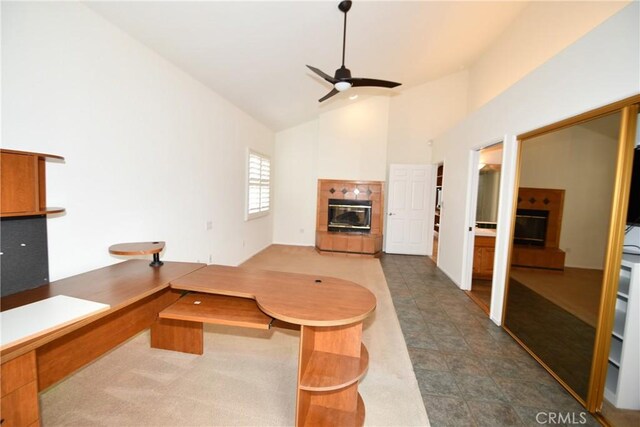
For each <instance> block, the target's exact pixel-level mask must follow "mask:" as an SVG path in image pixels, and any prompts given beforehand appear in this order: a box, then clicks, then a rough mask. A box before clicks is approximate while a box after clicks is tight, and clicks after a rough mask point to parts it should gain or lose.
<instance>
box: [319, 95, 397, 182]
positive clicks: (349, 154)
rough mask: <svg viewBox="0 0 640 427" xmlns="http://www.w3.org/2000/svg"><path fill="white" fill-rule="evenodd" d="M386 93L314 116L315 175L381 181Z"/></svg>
mask: <svg viewBox="0 0 640 427" xmlns="http://www.w3.org/2000/svg"><path fill="white" fill-rule="evenodd" d="M388 124H389V97H387V96H376V97H372V98H368V99H365V100H363V101H360V102H354V103H353V104H351V105H348V106H346V107H342V108H339V109H336V110H332V111H329V112H327V113H324V114H320V117H319V118H318V128H317V129H318V178H321V179H344V180H367V181H384V180H385V176H386V167H387V134H388Z"/></svg>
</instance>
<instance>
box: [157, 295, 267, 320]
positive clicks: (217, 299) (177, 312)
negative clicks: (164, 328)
mask: <svg viewBox="0 0 640 427" xmlns="http://www.w3.org/2000/svg"><path fill="white" fill-rule="evenodd" d="M158 317H159V318H160V319H172V320H185V321H190V322H202V323H213V324H218V325H229V326H242V327H244V328H253V329H269V328H270V327H271V322H272V321H273V318H272V317H269V316H267V315H266V314H264V313H263V312H262V311H260V309H259V308H258V306H257V305H256V302H255V301H254V300H252V299H248V298H238V297H228V296H224V295H214V294H201V293H190V294H187V295H185V296H183V297H182V298H180V299H179V300H178V301H176V302H175V303H174V304H172V305H170V306H169V307H167V308H165V309H164V310H162V311H161V312H160V314H159V315H158Z"/></svg>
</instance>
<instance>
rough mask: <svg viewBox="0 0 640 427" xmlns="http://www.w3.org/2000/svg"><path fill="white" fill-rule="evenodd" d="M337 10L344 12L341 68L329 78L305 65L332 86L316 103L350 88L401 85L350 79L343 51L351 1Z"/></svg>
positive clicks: (359, 78) (398, 84) (373, 80)
mask: <svg viewBox="0 0 640 427" xmlns="http://www.w3.org/2000/svg"><path fill="white" fill-rule="evenodd" d="M338 9H340V10H341V11H342V12H344V31H343V33H342V66H341V67H340V68H338V69H337V70H336V73H335V75H334V76H333V77H331V76H330V75H328V74H327V73H325V72H323V71H321V70H319V69H317V68H315V67H312V66H311V65H307V67H308V68H309V69H310V70H311V71H313V72H314V73H316V74H317V75H319V76H320V77H322V78H323V79H325V80H326V81H328V82H329V83H331V84H332V85H333V89H332V90H331V92H329V93H328V94H326V95H325V96H323V97H322V98H320V99H319V100H318V102H322V101H325V100H327V99H329V98H331V97H332V96H333V95H335V94H337V93H339V92H343V91H345V90H347V89H350V88H352V87H363V86H369V87H387V88H394V87H396V86H400V85H401V83H396V82H390V81H387V80H378V79H367V78H362V77H351V70H349V69H348V68H347V67H345V66H344V49H345V45H346V41H347V12H349V9H351V0H344V1H341V2H340V4H339V5H338Z"/></svg>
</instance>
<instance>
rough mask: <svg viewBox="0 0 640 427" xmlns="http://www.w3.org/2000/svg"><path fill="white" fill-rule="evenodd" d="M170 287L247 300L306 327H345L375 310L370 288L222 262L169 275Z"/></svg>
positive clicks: (271, 313) (271, 314) (267, 312)
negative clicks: (224, 264) (178, 276)
mask: <svg viewBox="0 0 640 427" xmlns="http://www.w3.org/2000/svg"><path fill="white" fill-rule="evenodd" d="M171 287H172V288H173V289H181V290H186V291H194V292H203V293H210V294H218V295H229V296H235V297H242V298H251V299H254V300H255V301H256V303H257V304H258V307H260V309H261V310H262V311H264V312H265V313H266V314H268V315H269V316H271V317H274V318H276V319H280V320H283V321H285V322H289V323H294V324H297V325H306V326H325V327H326V326H340V325H349V324H352V323H356V322H360V321H362V320H363V319H365V318H366V317H367V316H368V315H369V314H370V313H371V312H372V311H373V310H374V309H375V308H376V297H375V296H374V295H373V293H371V291H369V290H368V289H366V288H364V287H362V286H360V285H358V284H355V283H353V282H349V281H347V280H342V279H337V278H335V277H327V276H315V275H308V274H295V273H284V272H280V271H268V270H258V269H251V268H241V267H228V266H222V265H210V266H207V267H205V268H202V269H199V270H196V271H194V272H193V273H190V274H187V275H186V276H183V277H180V278H178V279H174V280H172V281H171Z"/></svg>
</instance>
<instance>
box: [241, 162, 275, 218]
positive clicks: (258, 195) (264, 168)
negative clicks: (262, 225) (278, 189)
mask: <svg viewBox="0 0 640 427" xmlns="http://www.w3.org/2000/svg"><path fill="white" fill-rule="evenodd" d="M270 176H271V160H269V158H268V157H267V156H265V155H263V154H260V153H256V152H255V151H251V150H249V164H248V175H247V217H246V219H247V220H249V219H253V218H256V217H259V216H263V215H266V214H267V213H269V207H270V201H271V200H270V194H269V193H270Z"/></svg>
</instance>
